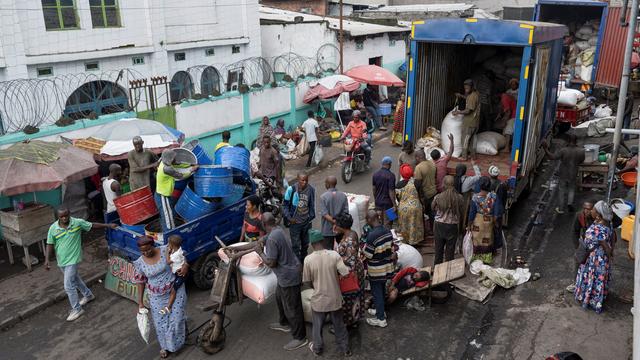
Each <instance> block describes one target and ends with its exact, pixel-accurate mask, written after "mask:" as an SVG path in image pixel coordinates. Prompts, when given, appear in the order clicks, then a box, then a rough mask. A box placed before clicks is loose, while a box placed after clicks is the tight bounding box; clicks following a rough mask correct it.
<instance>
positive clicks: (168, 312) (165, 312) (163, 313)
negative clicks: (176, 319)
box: [158, 306, 171, 315]
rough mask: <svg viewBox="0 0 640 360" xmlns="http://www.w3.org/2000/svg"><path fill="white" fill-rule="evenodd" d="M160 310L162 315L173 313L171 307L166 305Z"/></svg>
mask: <svg viewBox="0 0 640 360" xmlns="http://www.w3.org/2000/svg"><path fill="white" fill-rule="evenodd" d="M158 312H159V313H160V315H168V314H171V309H169V307H168V306H165V307H163V308H162V309H160V311H158Z"/></svg>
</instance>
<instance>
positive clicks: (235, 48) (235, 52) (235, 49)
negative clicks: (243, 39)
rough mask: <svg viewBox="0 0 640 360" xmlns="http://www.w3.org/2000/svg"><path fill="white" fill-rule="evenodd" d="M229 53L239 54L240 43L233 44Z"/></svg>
mask: <svg viewBox="0 0 640 360" xmlns="http://www.w3.org/2000/svg"><path fill="white" fill-rule="evenodd" d="M231 53H232V54H239V53H240V45H233V46H232V47H231Z"/></svg>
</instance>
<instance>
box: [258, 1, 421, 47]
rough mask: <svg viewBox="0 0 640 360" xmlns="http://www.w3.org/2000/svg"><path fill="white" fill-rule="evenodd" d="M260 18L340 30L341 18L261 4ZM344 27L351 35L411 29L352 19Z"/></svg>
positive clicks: (407, 30) (345, 21)
mask: <svg viewBox="0 0 640 360" xmlns="http://www.w3.org/2000/svg"><path fill="white" fill-rule="evenodd" d="M299 17H302V21H296V18H299ZM260 20H270V21H276V22H282V23H290V24H293V23H300V22H302V23H305V22H326V23H327V25H328V27H329V28H330V29H334V30H338V29H339V28H340V20H339V19H337V18H333V17H324V16H318V15H311V14H305V13H300V12H295V11H288V10H282V9H275V8H270V7H266V6H260ZM343 29H344V31H345V32H346V33H347V34H349V35H351V36H364V35H374V34H384V33H394V32H409V31H410V30H411V29H410V28H409V27H401V26H386V25H378V24H371V23H366V22H360V21H351V20H344V21H343ZM310 40H311V39H310Z"/></svg>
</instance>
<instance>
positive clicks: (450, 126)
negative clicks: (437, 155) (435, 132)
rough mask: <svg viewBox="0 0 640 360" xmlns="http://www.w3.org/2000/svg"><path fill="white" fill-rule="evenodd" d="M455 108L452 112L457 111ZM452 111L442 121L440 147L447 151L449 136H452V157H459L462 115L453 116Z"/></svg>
mask: <svg viewBox="0 0 640 360" xmlns="http://www.w3.org/2000/svg"><path fill="white" fill-rule="evenodd" d="M457 109H458V108H457V107H456V108H455V109H453V110H457ZM453 110H452V111H450V112H449V113H448V114H447V116H445V117H444V120H442V130H441V131H440V133H441V137H440V142H441V144H440V145H441V147H442V148H443V149H449V134H453V157H460V155H461V154H462V118H463V115H453Z"/></svg>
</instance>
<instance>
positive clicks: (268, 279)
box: [242, 272, 278, 305]
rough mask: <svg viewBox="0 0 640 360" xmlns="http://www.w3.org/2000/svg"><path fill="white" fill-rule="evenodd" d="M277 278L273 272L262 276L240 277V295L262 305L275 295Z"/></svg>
mask: <svg viewBox="0 0 640 360" xmlns="http://www.w3.org/2000/svg"><path fill="white" fill-rule="evenodd" d="M277 287H278V278H277V277H276V274H274V273H273V272H271V273H269V274H268V275H263V276H253V275H242V293H243V294H244V295H245V296H246V297H248V298H249V299H251V300H253V301H255V302H256V303H258V304H260V305H262V304H266V303H267V302H268V301H269V300H270V299H271V297H272V296H273V295H275V293H276V288H277Z"/></svg>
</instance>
